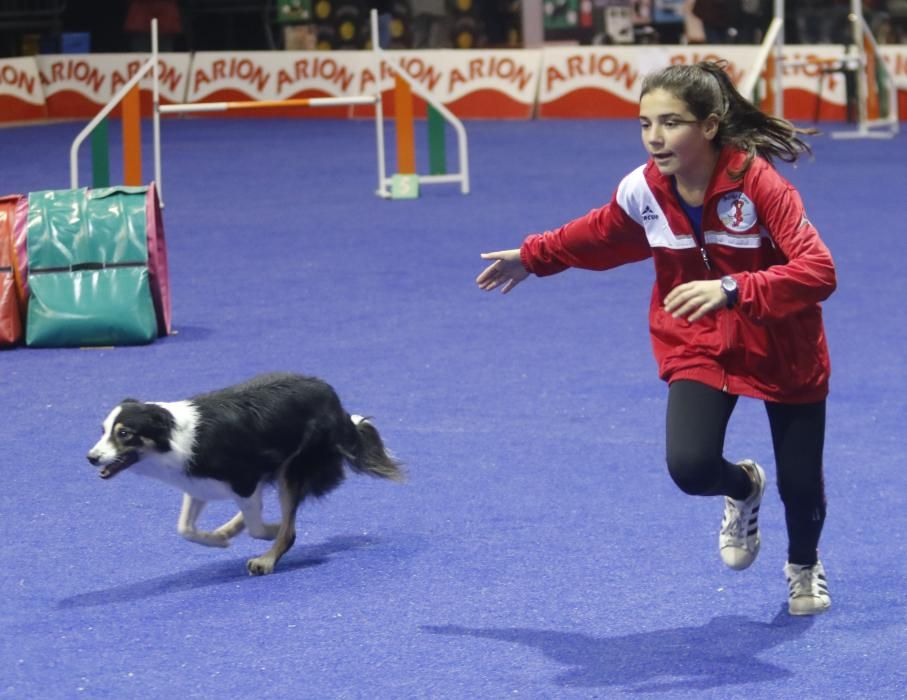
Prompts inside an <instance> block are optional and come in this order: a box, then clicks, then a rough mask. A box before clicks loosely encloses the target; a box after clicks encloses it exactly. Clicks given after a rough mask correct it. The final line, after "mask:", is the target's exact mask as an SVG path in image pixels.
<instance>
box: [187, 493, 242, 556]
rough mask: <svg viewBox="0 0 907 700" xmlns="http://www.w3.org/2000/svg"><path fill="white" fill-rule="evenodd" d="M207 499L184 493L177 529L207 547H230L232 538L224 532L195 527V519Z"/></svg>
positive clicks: (191, 539)
mask: <svg viewBox="0 0 907 700" xmlns="http://www.w3.org/2000/svg"><path fill="white" fill-rule="evenodd" d="M206 503H207V501H202V500H200V499H198V498H195V497H194V496H190V495H189V494H188V493H184V494H183V507H182V508H181V509H180V517H179V520H178V521H177V523H176V530H177V532H179V533H180V535H181V536H182V537H184V538H185V539H187V540H189V541H190V542H197V543H198V544H203V545H205V546H207V547H229V546H230V538H229V537H227V536H225V535H224V534H223V533H216V532H204V531H202V530H196V529H195V521H196V520H198V516H199V515H200V514H201V512H202V510H203V509H204V507H205V504H206Z"/></svg>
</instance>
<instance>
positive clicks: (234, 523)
mask: <svg viewBox="0 0 907 700" xmlns="http://www.w3.org/2000/svg"><path fill="white" fill-rule="evenodd" d="M245 527H246V522H245V518H244V517H243V514H242V511H239V512H238V513H237V514H236V515H234V516H233V517H232V518H230V519H229V520H228V521H227V522H225V523H224V524H223V525H221V526H220V527H219V528H217V529H216V530H215V531H214V533H213V534H215V535H217V536H218V537H226V538H227V539H228V540H229V539H231V538H233V537H236V536H237V535H238V534H239V533H240V532H242V531H243V530H244V529H245Z"/></svg>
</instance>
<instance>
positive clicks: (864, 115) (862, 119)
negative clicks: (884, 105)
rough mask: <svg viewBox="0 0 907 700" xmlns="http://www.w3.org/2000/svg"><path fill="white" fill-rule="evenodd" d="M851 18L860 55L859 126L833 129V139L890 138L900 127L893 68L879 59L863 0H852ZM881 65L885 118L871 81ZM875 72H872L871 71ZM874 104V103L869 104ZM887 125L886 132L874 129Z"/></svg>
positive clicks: (858, 67) (856, 47)
mask: <svg viewBox="0 0 907 700" xmlns="http://www.w3.org/2000/svg"><path fill="white" fill-rule="evenodd" d="M848 19H849V20H850V22H851V25H852V27H853V46H854V48H855V49H856V53H857V56H856V58H855V59H852V60H855V61H856V62H857V69H858V74H857V80H856V90H857V95H856V97H857V107H858V111H857V128H856V130H854V131H833V132H831V136H832V138H836V139H859V138H875V139H890V138H892V137H893V136H894V135H895V134H896V133H897V132H898V129H899V128H900V123H899V116H898V93H897V88H896V87H895V84H894V78H893V77H892V75H891V71H890V70H889V69H888V66H887V65H886V64H885V61H881V60H876V59H875V57H876V56H878V55H879V45H878V44H877V43H876V39H875V37H874V36H873V35H872V30H871V29H870V27H869V25H868V24H867V23H866V18H865V17H863V7H862V4H861V2H860V0H851V2H850V14H849V15H848ZM877 66H878V67H880V68H881V69H882V72H883V73H884V79H885V83H886V85H885V89H886V90H887V91H888V116H887V117H886V118H884V119H880V118H877V117H878V116H879V102H878V100H879V94H878V89H877V88H876V85H875V84H871V83H870V82H869V81H870V80H872V81H875V80H877V78H876V75H875V72H876V67H877ZM870 71H871V72H872V75H869V72H870ZM870 103H871V104H870ZM869 106H872V107H873V111H874V112H875V113H874V114H873V115H871V117H872V118H871V117H870V115H869V114H868V109H867V108H868V107H869ZM878 128H884V129H886V130H885V131H873V129H878Z"/></svg>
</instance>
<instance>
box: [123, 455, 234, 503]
mask: <svg viewBox="0 0 907 700" xmlns="http://www.w3.org/2000/svg"><path fill="white" fill-rule="evenodd" d="M129 471H131V472H133V473H135V474H140V475H141V476H150V477H151V478H153V479H158V480H159V481H163V482H164V483H166V484H170V485H171V486H174V487H176V488H178V489H179V490H180V491H182V492H183V493H188V494H189V495H190V496H192V497H193V498H197V499H199V500H201V501H222V500H228V499H231V498H234V497H235V496H236V494H235V493H234V492H233V489H231V488H230V484H228V483H227V482H225V481H218V480H217V479H207V478H195V477H192V476H189V475H188V474H186V472H185V471H184V470H183V469H182V468H181V467H175V466H174V465H172V464H168V463H166V462H163V461H159V460H156V459H153V458H152V459H144V460H142V461H141V462H139V463H138V464H134V465H133V466H132V467H131V468H130V469H129Z"/></svg>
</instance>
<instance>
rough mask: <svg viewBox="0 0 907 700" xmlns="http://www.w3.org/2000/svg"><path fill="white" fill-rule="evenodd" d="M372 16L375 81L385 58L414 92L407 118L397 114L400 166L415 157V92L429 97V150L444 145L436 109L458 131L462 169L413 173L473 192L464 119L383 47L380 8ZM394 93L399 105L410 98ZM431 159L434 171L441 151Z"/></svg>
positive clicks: (383, 193) (384, 186)
mask: <svg viewBox="0 0 907 700" xmlns="http://www.w3.org/2000/svg"><path fill="white" fill-rule="evenodd" d="M370 19H371V25H372V27H371V29H372V51H373V52H374V54H375V64H376V70H377V72H376V73H375V82H376V83H380V76H381V60H382V57H384V62H385V63H386V64H387V65H388V67H390V69H391V70H392V71H393V72H394V74H395V77H396V79H397V80H396V85H397V86H399V84H400V82H401V81H402V82H405V83H407V84H408V86H409V92H410V93H411V95H410V96H409V97H408V99H409V101H410V103H409V106H407V107H404V110H405V118H404V120H402V121H401V119H400V117H399V116H397V115H398V110H397V109H395V118H396V119H397V154H398V167H400V168H401V170H402V168H403V166H404V165H406V164H407V163H408V162H409V161H408V159H409V158H410V157H411V155H412V153H413V151H414V146H413V145H412V143H413V136H412V131H413V129H412V106H411V105H412V102H411V100H412V94H415V95H417V96H418V97H421V98H422V99H423V100H425V102H426V104H427V105H428V109H429V142H430V143H429V153H430V155H431V154H432V151H433V150H434V149H433V148H432V146H433V145H435V148H437V145H438V144H440V146H441V147H442V148H443V140H439V138H438V135H437V131H436V127H437V121H435V123H434V126H435V130H433V129H432V126H433V123H432V122H433V121H434V120H437V119H438V117H433V116H432V114H431V112H432V110H434V111H435V112H436V113H437V114H438V115H440V118H441V119H443V120H445V121H446V122H447V123H448V124H450V125H451V126H452V127H453V129H454V131H455V132H456V135H457V154H458V157H459V163H458V164H459V171H458V172H456V173H452V174H443V175H441V174H431V175H419V174H412V177H415V178H416V179H417V180H418V181H419V184H423V183H424V184H440V183H459V184H460V191H461V192H462V193H463V194H469V147H468V142H467V138H466V129H465V127H464V126H463V122H461V121H460V120H459V119H458V118H457V117H456V116H454V114H453V112H451V111H450V110H449V109H447V107H445V106H444V105H443V104H442V103H441V102H440V101H438V100H437V99H436V98H435V97H433V96H432V95H431V94H429V92H428V91H427V90H425V89H424V88H423V87H422V86H421V85H419V83H418V82H416V81H415V80H414V79H413V78H412V77H410V76H409V74H408V73H407V72H406V70H405V69H404V68H403V66H402V65H401V64H400V63H399V62H398V61H397V60H395V59H393V58H391V55H390V53H389V52H387V51H385V50H384V49H382V48H381V46H380V45H379V42H378V11H377V10H372V11H371V17H370ZM404 91H405V89H404ZM377 92H378V95H379V96H380V94H381V89H380V86H379V87H378V88H377ZM394 92H395V98H396V102H397V103H398V105H399V103H400V102H402V101H403V100H404V99H406V98H405V97H404V96H402V95H401V94H400V93H399V92H398V89H397V88H396V87H395V91H394ZM379 104H380V103H379ZM407 120H408V121H409V123H408V124H407V123H405V122H406V121H407ZM442 139H443V135H442ZM401 141H404V144H403V145H402V146H401ZM401 149H402V151H401ZM407 149H409V150H407ZM380 150H381V152H382V156H381V159H380V160H381V161H382V165H380V166H379V169H380V171H381V174H380V181H379V188H378V193H377V194H378V195H379V196H380V197H385V198H387V197H390V196H391V194H390V187H391V183H392V181H393V178H390V177H387V176H386V170H385V167H384V165H383V160H384V157H383V152H384V149H383V147H382V148H381V149H380ZM401 160H402V163H401ZM431 160H433V161H434V164H433V165H432V166H431V169H432V170H434V169H435V166H436V165H440V163H441V162H442V159H441V158H440V157H438V155H437V153H435V156H434V157H433V158H431ZM414 169H415V168H413V170H414Z"/></svg>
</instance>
